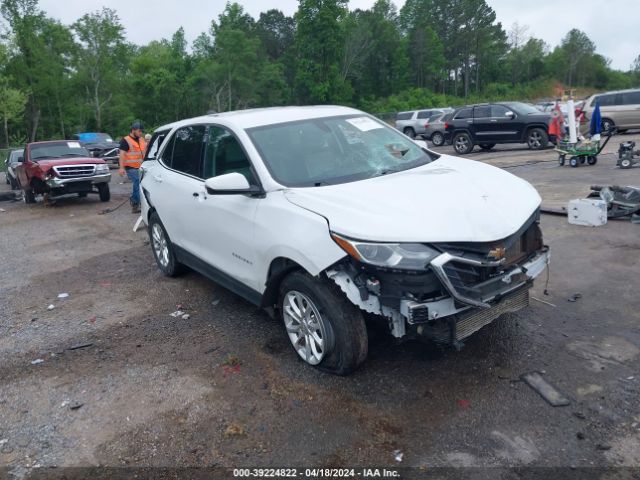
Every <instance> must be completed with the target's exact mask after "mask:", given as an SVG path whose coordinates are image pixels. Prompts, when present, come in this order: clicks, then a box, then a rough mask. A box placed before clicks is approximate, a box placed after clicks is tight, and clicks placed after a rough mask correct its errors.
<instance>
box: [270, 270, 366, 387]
mask: <svg viewBox="0 0 640 480" xmlns="http://www.w3.org/2000/svg"><path fill="white" fill-rule="evenodd" d="M278 306H279V307H280V314H281V316H282V320H283V322H284V325H285V328H286V330H287V335H288V337H289V340H290V341H291V345H292V346H293V348H294V350H295V351H296V353H297V354H298V356H299V357H300V358H301V359H302V360H304V361H305V362H306V363H308V364H309V365H312V366H314V367H316V368H318V369H320V370H323V371H325V372H328V373H333V374H336V375H347V374H348V373H351V372H352V371H353V370H355V369H356V368H357V367H358V366H359V365H360V364H361V363H362V362H364V360H365V359H366V358H367V351H368V337H367V329H366V326H365V323H364V317H363V316H362V312H361V311H360V310H359V309H358V308H357V307H356V306H355V305H353V304H352V303H351V302H350V301H349V300H348V299H347V298H346V296H345V295H344V293H343V292H342V291H341V290H340V289H339V288H338V286H337V285H335V284H333V283H332V282H331V280H329V279H327V278H324V277H323V278H320V277H312V276H311V275H309V274H307V273H306V272H300V271H296V272H293V273H291V274H289V275H288V276H287V277H286V278H285V279H284V280H283V282H282V285H281V286H280V298H279V304H278Z"/></svg>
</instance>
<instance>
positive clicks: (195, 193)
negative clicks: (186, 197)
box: [192, 192, 200, 198]
mask: <svg viewBox="0 0 640 480" xmlns="http://www.w3.org/2000/svg"><path fill="white" fill-rule="evenodd" d="M192 195H193V198H198V197H199V196H200V194H199V193H198V192H193V194H192Z"/></svg>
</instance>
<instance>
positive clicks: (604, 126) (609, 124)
mask: <svg viewBox="0 0 640 480" xmlns="http://www.w3.org/2000/svg"><path fill="white" fill-rule="evenodd" d="M615 126H616V124H615V123H614V121H613V120H611V119H610V118H603V119H602V121H601V122H600V129H601V130H602V132H603V133H607V132H609V131H610V130H613V127H615Z"/></svg>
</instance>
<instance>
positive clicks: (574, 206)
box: [567, 198, 607, 227]
mask: <svg viewBox="0 0 640 480" xmlns="http://www.w3.org/2000/svg"><path fill="white" fill-rule="evenodd" d="M567 212H568V213H567V216H568V218H569V223H571V224H573V225H583V226H585V227H599V226H600V225H605V224H606V223H607V202H605V201H604V200H600V199H598V198H578V199H576V200H571V201H570V202H569V206H568V208H567Z"/></svg>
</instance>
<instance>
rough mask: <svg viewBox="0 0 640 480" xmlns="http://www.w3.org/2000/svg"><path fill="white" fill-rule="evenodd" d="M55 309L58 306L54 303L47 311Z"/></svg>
mask: <svg viewBox="0 0 640 480" xmlns="http://www.w3.org/2000/svg"><path fill="white" fill-rule="evenodd" d="M54 308H56V306H55V305H54V304H53V303H52V304H51V305H49V306H48V307H47V310H53V309H54Z"/></svg>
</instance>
